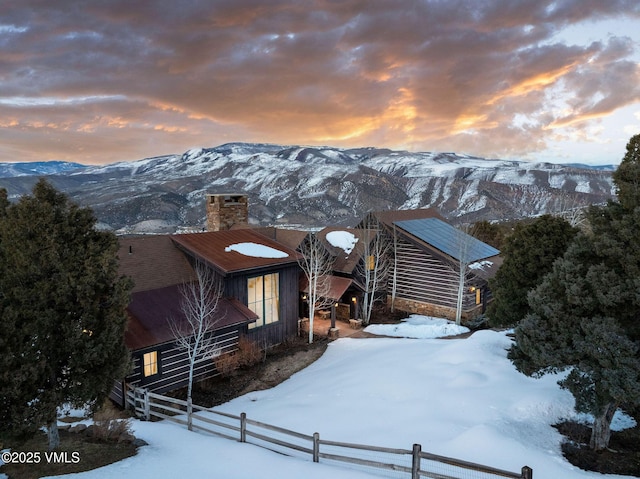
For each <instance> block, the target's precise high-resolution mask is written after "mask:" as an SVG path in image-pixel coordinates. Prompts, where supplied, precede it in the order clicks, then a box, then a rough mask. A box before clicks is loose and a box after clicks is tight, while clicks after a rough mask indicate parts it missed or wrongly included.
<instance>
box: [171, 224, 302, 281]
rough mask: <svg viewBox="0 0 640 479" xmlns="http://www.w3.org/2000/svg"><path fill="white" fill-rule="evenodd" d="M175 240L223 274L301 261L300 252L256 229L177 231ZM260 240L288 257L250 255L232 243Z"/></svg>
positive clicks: (174, 236) (173, 237) (181, 246)
mask: <svg viewBox="0 0 640 479" xmlns="http://www.w3.org/2000/svg"><path fill="white" fill-rule="evenodd" d="M171 238H172V239H173V241H174V242H175V243H176V244H177V245H178V246H179V247H180V248H182V249H183V250H185V251H187V252H188V253H189V254H191V255H193V256H195V257H197V258H200V259H202V260H205V261H207V262H209V263H210V264H211V265H212V266H213V267H214V268H216V269H217V270H218V271H220V272H221V273H222V274H227V273H231V272H236V271H245V270H251V269H256V268H264V267H270V266H280V265H285V264H290V263H297V262H298V259H299V258H300V257H301V255H300V254H299V253H297V252H296V251H294V250H292V249H291V248H288V247H286V246H285V245H283V244H281V243H279V242H277V241H274V240H272V239H271V238H267V237H266V236H264V235H261V234H260V233H258V232H256V231H254V230H252V229H237V230H226V231H212V232H208V233H191V234H181V235H173V236H172V237H171ZM246 242H248V243H256V244H260V245H264V246H268V247H269V248H272V249H275V250H278V251H280V252H282V253H286V255H287V256H286V257H285V258H261V257H255V256H246V255H243V254H240V253H238V252H236V251H230V250H228V247H229V246H231V245H232V244H236V243H246Z"/></svg>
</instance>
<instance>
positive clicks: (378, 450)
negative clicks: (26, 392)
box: [127, 388, 533, 479]
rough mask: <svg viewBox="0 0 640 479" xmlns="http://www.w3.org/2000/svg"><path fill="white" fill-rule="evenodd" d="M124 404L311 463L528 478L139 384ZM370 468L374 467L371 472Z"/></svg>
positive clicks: (415, 473)
mask: <svg viewBox="0 0 640 479" xmlns="http://www.w3.org/2000/svg"><path fill="white" fill-rule="evenodd" d="M127 404H128V405H129V406H130V407H131V408H132V409H133V411H134V412H135V413H136V415H137V416H138V417H143V418H145V419H146V420H152V419H154V418H157V419H164V420H167V421H172V422H175V423H178V424H181V425H184V426H186V427H187V428H188V429H189V430H199V431H204V432H208V433H211V434H215V435H217V436H221V437H224V438H227V439H231V440H234V441H240V442H246V443H250V444H253V445H256V446H260V447H263V448H266V449H270V450H273V451H276V452H279V453H282V454H285V455H288V456H294V457H303V458H309V456H311V457H312V458H313V461H314V462H320V459H323V462H326V463H333V464H336V463H342V465H343V466H349V467H355V468H358V469H363V468H364V469H365V470H369V471H370V472H372V473H377V474H380V471H379V470H382V471H385V475H387V474H388V475H392V476H393V477H398V478H411V479H421V478H428V479H462V478H464V479H496V478H508V479H533V471H532V470H531V468H530V467H527V466H524V467H522V469H521V471H520V472H519V473H516V472H509V471H504V470H501V469H496V468H493V467H488V466H484V465H481V464H476V463H472V462H466V461H460V460H458V459H452V458H448V457H443V456H438V455H435V454H430V453H427V452H424V451H422V447H421V446H420V444H414V445H413V448H412V449H393V448H386V447H376V446H368V445H362V444H351V443H345V442H337V441H328V440H325V439H321V438H320V435H319V434H318V433H314V434H313V435H308V434H301V433H299V432H296V431H291V430H289V429H285V428H282V427H278V426H273V425H271V424H266V423H263V422H260V421H255V420H253V419H249V418H248V417H247V415H246V414H245V413H241V414H240V416H236V415H234V414H228V413H225V412H221V411H215V410H212V409H208V408H205V407H202V406H198V405H195V404H191V403H190V402H188V401H183V400H180V399H174V398H170V397H167V396H162V395H160V394H155V393H151V392H149V391H147V390H146V389H141V388H128V389H127ZM372 469H375V470H376V471H373V470H372Z"/></svg>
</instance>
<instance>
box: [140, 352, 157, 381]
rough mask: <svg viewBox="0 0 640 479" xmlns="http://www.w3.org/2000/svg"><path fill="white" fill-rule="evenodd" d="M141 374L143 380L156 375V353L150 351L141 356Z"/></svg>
mask: <svg viewBox="0 0 640 479" xmlns="http://www.w3.org/2000/svg"><path fill="white" fill-rule="evenodd" d="M142 373H143V375H144V377H145V378H146V377H148V376H153V375H154V374H158V351H151V352H150V353H145V354H144V355H143V356H142Z"/></svg>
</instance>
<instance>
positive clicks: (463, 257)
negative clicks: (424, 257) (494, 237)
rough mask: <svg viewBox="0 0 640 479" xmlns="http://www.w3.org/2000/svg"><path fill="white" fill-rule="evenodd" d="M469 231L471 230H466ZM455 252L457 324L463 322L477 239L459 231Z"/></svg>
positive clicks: (456, 236)
mask: <svg viewBox="0 0 640 479" xmlns="http://www.w3.org/2000/svg"><path fill="white" fill-rule="evenodd" d="M465 229H467V230H468V229H469V228H465ZM454 241H455V243H454V251H455V254H456V256H457V258H456V259H457V260H458V268H457V269H458V296H457V300H456V324H457V325H460V323H461V322H462V307H463V300H464V293H465V290H466V279H467V268H468V267H469V264H470V263H471V262H472V260H473V259H472V251H471V249H472V246H473V243H474V242H475V241H476V239H475V238H474V237H473V236H471V235H470V234H468V233H466V231H461V230H460V229H457V231H456V235H455V240H454Z"/></svg>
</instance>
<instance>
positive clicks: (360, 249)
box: [317, 226, 387, 320]
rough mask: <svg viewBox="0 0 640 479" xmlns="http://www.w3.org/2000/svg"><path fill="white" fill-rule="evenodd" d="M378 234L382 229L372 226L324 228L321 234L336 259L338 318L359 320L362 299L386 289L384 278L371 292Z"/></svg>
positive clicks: (334, 284)
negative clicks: (375, 228) (371, 274)
mask: <svg viewBox="0 0 640 479" xmlns="http://www.w3.org/2000/svg"><path fill="white" fill-rule="evenodd" d="M377 234H378V231H377V230H372V229H365V228H344V227H336V226H329V227H326V228H323V229H322V230H320V231H318V233H317V236H318V238H319V239H320V241H321V242H322V244H323V245H324V246H325V248H326V249H327V251H328V252H329V254H330V255H331V257H332V258H333V276H332V278H331V290H332V291H333V292H334V293H333V294H334V297H335V300H336V301H337V302H338V311H337V317H338V319H341V320H349V319H359V318H360V317H361V316H360V315H361V312H362V301H363V300H364V298H368V296H367V294H366V293H371V294H375V293H376V292H381V291H382V292H384V291H386V286H387V284H386V281H384V280H383V281H381V282H380V283H379V284H378V287H377V288H376V291H371V288H372V284H371V281H370V279H371V277H370V271H371V270H372V269H373V267H374V264H375V258H374V257H373V254H374V251H373V243H374V242H375V238H376V235H377ZM368 290H369V291H368Z"/></svg>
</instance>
